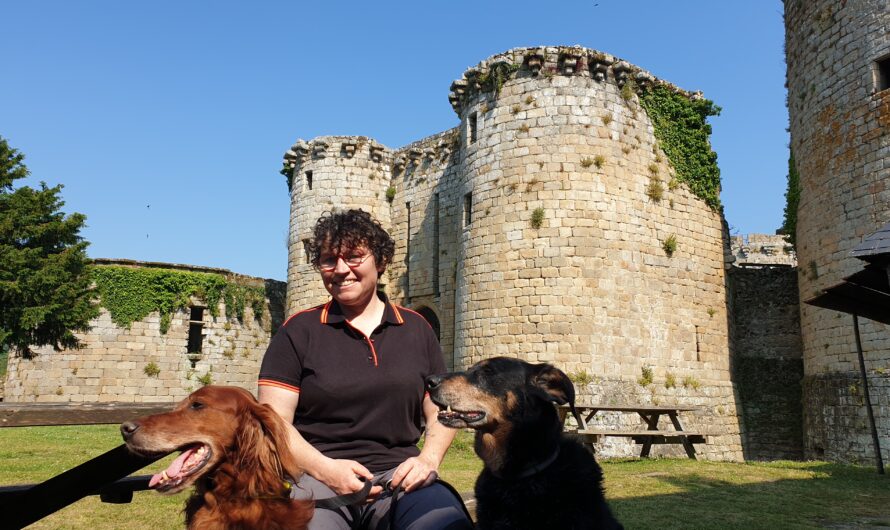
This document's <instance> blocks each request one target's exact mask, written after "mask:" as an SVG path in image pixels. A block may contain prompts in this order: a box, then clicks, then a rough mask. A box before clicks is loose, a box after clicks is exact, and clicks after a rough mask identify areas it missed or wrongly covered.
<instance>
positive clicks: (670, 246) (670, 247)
mask: <svg viewBox="0 0 890 530" xmlns="http://www.w3.org/2000/svg"><path fill="white" fill-rule="evenodd" d="M661 248H663V249H664V253H665V254H667V255H668V257H672V256H673V255H674V252H676V251H677V236H675V235H674V234H671V235H669V236H668V238H667V239H665V240H664V243H663V244H662V245H661Z"/></svg>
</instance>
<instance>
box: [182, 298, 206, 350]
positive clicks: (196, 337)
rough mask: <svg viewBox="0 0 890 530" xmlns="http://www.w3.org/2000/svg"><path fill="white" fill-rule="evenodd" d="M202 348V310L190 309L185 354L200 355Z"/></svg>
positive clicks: (201, 308) (198, 308)
mask: <svg viewBox="0 0 890 530" xmlns="http://www.w3.org/2000/svg"><path fill="white" fill-rule="evenodd" d="M203 347H204V308H203V307H192V308H191V309H190V311H189V341H188V350H187V351H186V353H201V350H202V348H203Z"/></svg>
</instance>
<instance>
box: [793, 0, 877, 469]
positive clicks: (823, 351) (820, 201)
mask: <svg viewBox="0 0 890 530" xmlns="http://www.w3.org/2000/svg"><path fill="white" fill-rule="evenodd" d="M888 25H890V10H888V8H887V3H886V2H885V1H883V0H847V1H844V2H837V1H834V0H807V1H801V0H786V1H785V27H786V44H785V48H786V54H787V56H786V62H787V65H788V79H787V86H788V110H789V113H790V119H791V120H790V121H791V147H792V149H793V152H794V158H795V160H796V161H797V168H798V172H799V174H800V187H801V194H800V204H799V208H798V212H797V215H798V218H797V227H798V228H797V255H798V259H799V261H800V267H799V270H798V281H799V289H800V298H801V300H807V299H810V298H813V297H815V296H817V295H818V294H820V293H821V291H822V290H823V289H825V288H827V287H830V286H832V285H835V284H837V283H839V282H840V281H841V280H842V279H843V278H844V277H846V276H849V275H851V274H853V273H854V272H856V271H858V270H860V269H861V268H862V262H861V261H859V260H857V259H854V258H852V257H850V251H851V250H852V249H853V248H854V247H855V246H856V245H858V244H859V243H861V242H862V239H863V238H864V237H865V236H867V235H868V234H870V233H872V232H874V231H875V230H877V229H878V228H879V227H881V226H882V225H883V224H885V223H886V222H887V221H890V186H888V183H890V163H888V158H890V132H888V131H890V90H887V89H886V87H887V84H888V82H890V63H888V58H890V33H888V32H887V27H888ZM801 328H802V340H803V367H804V375H805V379H804V384H803V388H804V393H803V397H804V440H805V444H806V446H805V456H806V457H808V458H823V457H824V458H827V459H830V460H839V461H853V462H868V463H872V462H873V458H874V451H873V448H872V447H871V444H870V443H869V442H868V440H869V436H870V435H869V430H868V426H867V423H866V421H865V418H866V411H865V409H864V407H862V406H860V405H859V402H860V401H861V395H860V394H859V393H860V392H861V389H859V387H858V385H857V384H855V383H854V382H855V381H856V380H857V378H858V375H857V374H858V364H857V360H856V345H855V341H854V337H853V326H852V317H851V316H850V315H847V314H842V313H839V312H835V311H830V310H827V309H821V308H817V307H813V306H809V305H806V304H801ZM862 332H863V334H862V339H863V344H862V345H863V350H864V352H865V362H866V367H867V370H868V376H869V385H870V386H871V387H872V388H873V389H874V390H873V393H872V402H873V404H874V411H875V416H876V417H875V420H876V422H877V426H878V431H879V437H880V439H881V440H882V446H883V458H884V460H885V461H887V460H888V459H890V442H888V440H890V400H888V394H887V387H888V373H890V370H888V369H890V334H888V333H887V327H886V326H883V325H880V324H874V323H872V322H870V321H867V320H863V321H862ZM863 440H865V441H863Z"/></svg>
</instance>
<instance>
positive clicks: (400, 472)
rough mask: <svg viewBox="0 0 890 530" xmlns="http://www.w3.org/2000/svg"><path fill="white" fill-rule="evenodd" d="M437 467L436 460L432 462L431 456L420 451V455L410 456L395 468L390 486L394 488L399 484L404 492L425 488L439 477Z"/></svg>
mask: <svg viewBox="0 0 890 530" xmlns="http://www.w3.org/2000/svg"><path fill="white" fill-rule="evenodd" d="M438 469H439V465H438V462H434V461H433V459H432V458H430V457H428V456H424V455H423V454H422V453H421V455H420V456H412V457H411V458H409V459H407V460H405V461H404V462H402V463H401V464H399V467H397V468H396V471H395V473H393V475H392V480H391V482H390V484H391V487H392V488H393V489H394V488H395V487H396V486H400V485H401V486H402V489H403V490H404V491H405V492H406V493H407V492H410V491H414V490H418V489H420V488H425V487H427V486H429V485H430V484H432V483H433V482H435V481H436V479H437V478H439V473H438Z"/></svg>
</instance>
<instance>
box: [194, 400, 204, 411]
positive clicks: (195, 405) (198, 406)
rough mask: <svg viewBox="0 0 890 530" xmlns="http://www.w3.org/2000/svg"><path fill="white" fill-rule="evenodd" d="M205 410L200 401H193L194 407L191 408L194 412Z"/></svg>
mask: <svg viewBox="0 0 890 530" xmlns="http://www.w3.org/2000/svg"><path fill="white" fill-rule="evenodd" d="M203 408H204V404H203V403H201V402H200V401H192V406H191V409H192V410H201V409H203Z"/></svg>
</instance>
